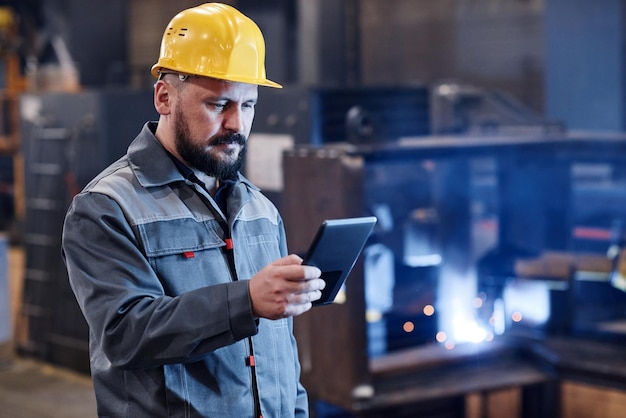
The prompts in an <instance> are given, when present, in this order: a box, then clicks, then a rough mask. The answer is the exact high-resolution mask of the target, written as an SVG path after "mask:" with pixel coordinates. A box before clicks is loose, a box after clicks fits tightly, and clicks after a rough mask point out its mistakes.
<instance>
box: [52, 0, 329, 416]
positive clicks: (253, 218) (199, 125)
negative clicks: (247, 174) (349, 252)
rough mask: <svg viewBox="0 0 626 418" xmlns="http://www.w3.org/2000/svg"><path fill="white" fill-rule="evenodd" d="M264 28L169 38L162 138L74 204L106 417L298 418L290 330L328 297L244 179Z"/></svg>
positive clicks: (197, 25)
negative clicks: (315, 303) (297, 317)
mask: <svg viewBox="0 0 626 418" xmlns="http://www.w3.org/2000/svg"><path fill="white" fill-rule="evenodd" d="M264 54H265V44H264V40H263V37H262V35H261V32H260V30H259V28H258V27H257V26H256V24H255V23H254V22H252V20H250V19H248V18H247V17H246V16H244V15H243V14H241V13H240V12H239V11H237V10H236V9H234V8H232V7H230V6H227V5H223V4H216V3H209V4H204V5H201V6H198V7H195V8H191V9H187V10H184V11H182V12H181V13H179V14H178V15H176V16H175V17H174V18H173V19H172V21H171V22H170V24H169V25H168V27H167V29H166V31H165V33H164V35H163V41H162V45H161V54H160V57H159V60H158V62H157V64H155V65H154V67H153V68H152V73H153V74H154V75H155V76H156V77H157V82H156V84H155V86H154V105H155V108H156V110H157V112H158V113H159V120H158V122H157V123H155V122H148V123H147V124H146V125H145V126H144V128H143V130H142V131H141V132H140V133H139V135H138V136H137V137H136V138H135V140H134V141H133V142H132V144H131V145H130V146H129V148H128V152H127V154H126V155H125V156H124V157H123V158H121V159H120V160H118V161H117V162H115V163H113V164H112V165H111V166H110V167H109V168H107V169H105V170H104V171H103V172H102V173H101V174H99V175H98V176H97V177H96V178H95V179H94V180H93V181H91V182H90V183H89V184H88V185H87V186H86V187H85V189H84V190H83V191H82V192H81V193H80V194H78V195H77V196H76V197H75V198H74V200H73V202H72V205H71V207H70V209H69V211H68V213H67V217H66V220H65V225H64V232H63V255H64V258H65V262H66V265H67V269H68V273H69V278H70V283H71V285H72V289H73V291H74V293H75V295H76V298H77V300H78V302H79V304H80V306H81V309H82V311H83V313H84V315H85V318H86V319H87V322H88V324H89V329H90V352H91V372H92V378H93V382H94V390H95V392H96V399H97V404H98V415H99V416H102V417H129V418H141V417H150V418H154V417H163V416H175V417H219V418H222V417H236V418H242V417H257V418H258V417H260V416H262V415H263V416H265V417H266V418H267V417H272V418H274V417H294V416H298V417H302V416H307V415H308V405H307V398H306V392H305V390H304V388H303V387H302V386H301V384H300V382H299V375H300V366H299V363H298V356H297V349H296V344H295V340H294V337H293V334H292V317H293V316H294V315H299V314H301V313H303V312H305V311H307V310H308V309H310V308H311V302H312V301H314V300H316V299H318V298H319V297H320V296H321V292H320V291H321V290H322V289H323V287H324V282H323V280H321V279H320V278H319V276H320V274H321V273H320V271H319V269H317V268H314V267H310V266H303V265H301V261H302V260H301V259H300V258H299V257H298V256H296V255H287V246H286V243H285V233H284V229H283V224H282V220H281V218H280V215H279V214H278V212H277V210H276V208H275V207H274V206H273V205H272V204H271V203H270V201H269V200H268V199H266V198H265V197H264V196H263V195H262V194H261V193H260V191H259V190H258V189H257V188H256V187H254V186H253V185H252V184H250V182H249V181H248V180H247V179H245V178H244V177H243V176H242V175H241V174H239V168H240V167H241V164H242V161H243V159H244V154H245V146H246V139H247V137H248V134H249V133H250V129H251V125H252V120H253V118H254V107H255V104H256V101H257V86H258V85H262V86H269V87H280V85H278V84H276V83H274V82H273V81H270V80H268V79H267V78H266V76H265V67H264V65H265V64H264Z"/></svg>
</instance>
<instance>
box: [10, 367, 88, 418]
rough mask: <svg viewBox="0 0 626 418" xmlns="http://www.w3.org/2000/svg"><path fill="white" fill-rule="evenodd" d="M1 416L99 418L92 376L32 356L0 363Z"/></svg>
mask: <svg viewBox="0 0 626 418" xmlns="http://www.w3.org/2000/svg"><path fill="white" fill-rule="evenodd" d="M0 416H2V417H6V418H90V417H97V414H96V399H95V396H94V394H93V387H92V384H91V379H90V378H89V376H84V375H80V374H76V373H74V372H71V371H67V370H65V369H61V368H56V367H53V366H50V365H48V364H43V363H40V362H36V361H33V360H30V359H24V358H14V359H12V360H11V361H9V362H6V363H5V364H3V365H2V366H0Z"/></svg>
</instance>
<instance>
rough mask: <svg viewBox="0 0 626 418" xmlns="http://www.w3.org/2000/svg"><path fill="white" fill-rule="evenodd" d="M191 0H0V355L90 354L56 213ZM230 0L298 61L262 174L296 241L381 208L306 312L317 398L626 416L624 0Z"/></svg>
mask: <svg viewBox="0 0 626 418" xmlns="http://www.w3.org/2000/svg"><path fill="white" fill-rule="evenodd" d="M200 3H201V2H197V1H189V0H180V1H177V2H171V1H165V0H107V1H100V0H94V1H89V2H86V1H82V0H45V1H44V0H40V1H37V0H15V1H0V61H1V62H0V364H2V365H4V369H6V370H7V371H5V372H3V371H2V369H0V380H1V379H2V375H3V373H11V372H12V371H11V370H12V369H11V366H12V365H13V364H14V361H15V359H23V358H26V359H34V360H36V361H39V362H43V363H45V364H49V365H52V366H54V367H59V368H61V369H63V370H69V371H72V372H75V373H77V374H79V375H84V376H88V373H89V369H88V368H89V364H88V351H87V350H88V347H87V328H86V324H85V323H84V320H83V318H82V315H81V313H80V311H79V309H78V306H77V305H76V303H75V301H74V298H73V295H72V293H71V291H70V288H69V285H68V283H67V276H66V273H65V269H64V266H63V263H62V260H61V258H60V241H61V236H60V233H61V227H62V221H63V216H64V214H65V210H66V208H67V206H68V204H69V202H70V200H71V198H72V196H73V195H74V194H75V193H76V192H77V191H78V190H80V189H81V188H82V186H84V184H85V183H86V181H87V180H89V179H90V178H91V177H92V176H94V175H95V174H97V172H99V171H100V170H101V169H102V168H104V167H105V166H106V165H108V164H109V163H110V162H112V161H113V160H115V159H117V158H118V157H119V156H121V155H122V154H123V153H124V151H125V149H126V146H127V145H128V144H129V143H130V141H131V140H132V139H133V138H134V136H135V135H136V133H137V132H138V131H139V130H140V128H141V126H142V125H143V123H144V122H145V121H146V120H148V119H154V118H156V114H155V112H154V109H153V107H152V99H151V97H152V91H151V88H152V83H153V80H152V78H151V75H150V73H149V68H150V67H151V66H152V64H153V63H154V62H155V60H156V58H157V54H158V48H159V43H160V40H161V35H162V30H163V28H164V27H165V25H166V24H167V22H168V21H169V19H170V18H171V17H172V16H173V15H174V14H175V13H177V12H178V11H179V10H182V9H184V8H186V7H189V6H194V5H197V4H200ZM227 3H230V4H233V5H235V6H236V7H238V8H239V9H240V10H242V11H243V12H244V13H246V14H248V15H249V16H251V17H252V18H253V19H254V20H255V21H256V22H257V23H258V24H259V26H260V27H261V30H262V31H263V33H264V35H265V38H266V43H267V59H266V66H267V72H268V74H269V75H270V76H271V78H272V79H273V80H276V81H279V82H281V83H282V84H284V85H285V88H284V89H282V90H276V91H274V90H272V91H270V89H263V88H261V89H260V101H259V105H258V107H257V116H256V119H255V125H254V127H253V134H252V135H251V137H250V140H249V144H250V152H249V159H248V161H247V165H246V175H247V176H248V177H249V178H250V179H251V180H252V181H253V182H254V183H256V184H257V185H259V186H260V187H261V188H262V189H263V190H264V191H265V192H266V193H267V194H268V196H270V198H271V199H272V200H273V201H274V202H275V203H276V204H277V205H278V206H279V208H280V209H281V212H282V213H283V216H284V218H285V223H286V227H287V233H288V239H289V243H290V250H291V251H293V252H299V251H303V250H305V249H306V245H307V244H308V242H309V240H310V238H311V236H312V234H313V232H314V231H315V229H316V227H317V225H318V223H319V221H321V220H322V219H325V218H334V217H349V216H362V215H371V214H374V215H376V216H377V217H378V219H379V222H378V225H377V228H376V230H375V232H374V234H373V235H372V237H371V238H370V242H368V244H367V245H366V248H365V250H364V253H363V255H362V257H361V258H360V259H359V262H358V263H357V265H356V267H355V269H354V271H353V272H352V274H351V276H350V277H349V279H348V282H347V284H346V287H345V289H343V292H342V293H341V297H340V298H339V300H338V301H337V303H335V304H333V305H330V306H326V307H323V308H315V309H313V310H312V311H311V312H308V313H307V314H305V315H302V316H301V317H299V318H297V320H296V325H295V327H296V329H295V331H296V334H297V337H298V342H299V348H300V355H301V362H302V367H303V383H304V384H305V386H306V387H307V388H308V390H309V393H310V396H311V400H312V414H313V415H314V416H317V417H320V418H323V417H337V418H338V417H361V416H363V417H434V418H444V417H446V418H457V417H458V418H461V417H462V418H530V417H532V418H578V417H581V418H583V417H584V418H595V417H598V418H600V417H601V418H617V417H620V418H621V417H623V416H625V414H626V357H625V356H624V350H623V347H624V343H625V342H626V252H625V249H624V244H625V239H626V171H625V170H624V167H626V164H625V163H626V132H625V131H626V88H625V85H624V82H625V81H626V50H624V42H625V35H626V18H625V16H626V2H625V1H624V0H601V1H598V0H437V1H432V0H343V1H341V0H292V1H289V0H265V1H254V0H239V1H234V0H233V1H229V2H227ZM9 267H10V268H9ZM5 375H6V374H5ZM1 387H3V386H2V384H0V388H1ZM23 390H24V391H26V392H28V391H29V388H28V385H24V388H23ZM16 399H17V398H16ZM5 400H6V399H5ZM2 402H3V398H2V397H1V396H0V409H2V408H3V405H2ZM33 402H34V401H33ZM66 406H67V408H68V409H71V407H72V405H69V404H68V405H66ZM62 407H63V406H59V408H62ZM51 413H52V412H51ZM0 415H1V414H0ZM8 416H12V415H8ZM15 416H25V415H15ZM33 416H34V415H33ZM40 416H46V415H40ZM50 416H64V417H71V416H74V415H71V413H70V412H69V411H68V412H63V411H62V410H61V412H60V415H50ZM76 416H79V415H76ZM80 416H84V415H80ZM94 416H95V411H94Z"/></svg>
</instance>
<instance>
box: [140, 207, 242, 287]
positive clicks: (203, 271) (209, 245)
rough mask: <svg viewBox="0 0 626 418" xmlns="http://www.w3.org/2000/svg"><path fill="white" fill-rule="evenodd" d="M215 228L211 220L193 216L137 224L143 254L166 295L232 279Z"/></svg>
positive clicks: (220, 240) (223, 244) (222, 244)
mask: <svg viewBox="0 0 626 418" xmlns="http://www.w3.org/2000/svg"><path fill="white" fill-rule="evenodd" d="M217 230H219V226H218V225H217V222H215V221H214V220H208V221H202V222H200V221H196V220H195V219H192V218H188V219H176V220H167V221H157V222H151V223H146V224H142V225H139V226H138V231H139V237H140V239H141V240H142V243H143V247H144V251H145V254H146V257H147V259H148V261H149V263H150V265H151V266H152V268H153V269H154V271H155V272H156V273H157V275H158V276H159V279H160V280H161V283H162V285H163V288H164V289H165V292H166V294H167V295H169V296H176V295H179V294H181V293H183V292H186V291H189V290H193V289H197V288H200V287H204V286H209V285H213V284H218V283H227V282H229V281H231V276H230V272H229V269H228V265H227V264H226V258H225V257H224V254H223V252H222V247H224V246H225V243H224V241H223V240H222V238H221V236H219V235H218V234H217V232H216V231H217Z"/></svg>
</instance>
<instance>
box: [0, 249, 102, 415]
mask: <svg viewBox="0 0 626 418" xmlns="http://www.w3.org/2000/svg"><path fill="white" fill-rule="evenodd" d="M23 266H24V253H23V251H22V249H21V248H19V247H13V246H12V247H10V248H9V254H8V268H9V283H8V285H9V295H10V302H11V303H10V304H11V314H12V315H11V316H12V319H14V318H15V317H16V315H15V314H16V312H17V309H18V308H19V301H20V300H21V288H22V277H23ZM12 322H13V327H14V329H15V324H14V321H12ZM0 417H2V418H4V417H6V418H91V417H97V414H96V399H95V396H94V393H93V386H92V383H91V378H90V377H89V376H87V375H83V374H79V373H76V372H74V371H70V370H66V369H63V368H59V367H54V366H52V365H49V364H45V363H41V362H38V361H35V360H33V359H28V358H23V357H20V356H18V355H17V354H15V353H14V352H13V350H12V349H11V346H10V342H9V343H8V344H7V343H3V344H1V347H0Z"/></svg>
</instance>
